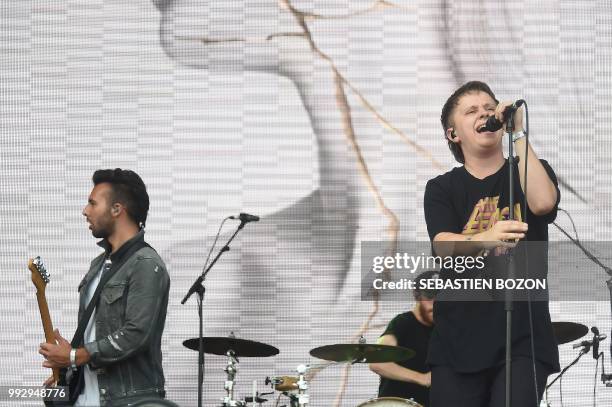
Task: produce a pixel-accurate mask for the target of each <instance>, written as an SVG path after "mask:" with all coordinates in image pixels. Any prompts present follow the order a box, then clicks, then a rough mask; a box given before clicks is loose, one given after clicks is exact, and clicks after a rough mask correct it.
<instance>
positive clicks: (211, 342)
mask: <svg viewBox="0 0 612 407" xmlns="http://www.w3.org/2000/svg"><path fill="white" fill-rule="evenodd" d="M198 340H199V338H192V339H187V340H185V341H184V342H183V346H185V347H186V348H188V349H192V350H195V351H197V350H198V348H199V343H198ZM202 341H203V343H204V352H205V353H209V354H213V355H219V356H221V355H225V356H226V357H227V364H226V365H225V369H223V370H224V371H225V374H226V376H227V377H226V379H225V384H224V386H223V388H224V390H225V393H226V394H225V397H223V398H222V399H221V400H222V406H223V407H244V406H246V403H247V402H249V401H246V400H249V399H250V400H255V402H256V403H259V404H261V403H262V402H264V401H266V400H263V399H261V398H259V396H258V394H257V391H256V390H255V391H254V392H253V394H254V396H251V397H247V398H245V401H240V400H235V399H234V387H235V384H236V375H237V373H238V363H240V361H239V360H238V357H268V356H274V355H277V354H278V353H279V351H278V349H277V348H275V347H274V346H272V345H268V344H265V343H262V342H256V341H251V340H248V339H240V338H236V336H235V335H234V333H233V332H230V334H229V335H228V336H227V337H213V336H211V337H203V338H202ZM258 400H263V401H258ZM250 402H253V401H250Z"/></svg>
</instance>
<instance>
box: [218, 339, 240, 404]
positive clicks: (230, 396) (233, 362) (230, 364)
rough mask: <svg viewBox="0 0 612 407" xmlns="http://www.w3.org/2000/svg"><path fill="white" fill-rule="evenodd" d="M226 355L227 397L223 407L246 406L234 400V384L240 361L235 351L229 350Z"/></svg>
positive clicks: (224, 399)
mask: <svg viewBox="0 0 612 407" xmlns="http://www.w3.org/2000/svg"><path fill="white" fill-rule="evenodd" d="M226 355H227V365H226V366H225V369H224V370H225V373H226V374H227V379H226V380H225V386H224V387H225V393H226V395H225V397H224V398H223V407H241V406H244V404H243V403H242V401H238V400H234V382H235V379H236V373H237V372H238V366H237V364H238V359H237V358H236V355H235V353H234V351H233V350H228V351H227V353H226Z"/></svg>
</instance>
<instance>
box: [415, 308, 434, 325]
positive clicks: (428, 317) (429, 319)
mask: <svg viewBox="0 0 612 407" xmlns="http://www.w3.org/2000/svg"><path fill="white" fill-rule="evenodd" d="M419 312H420V314H421V318H423V321H425V322H426V323H428V324H433V323H434V321H433V312H428V311H427V309H426V308H425V306H424V305H422V304H419Z"/></svg>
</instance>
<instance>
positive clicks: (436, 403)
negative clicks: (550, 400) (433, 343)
mask: <svg viewBox="0 0 612 407" xmlns="http://www.w3.org/2000/svg"><path fill="white" fill-rule="evenodd" d="M550 373H552V372H551V369H550V368H549V367H547V366H546V365H543V364H541V363H540V362H538V361H537V360H536V377H537V381H538V396H537V399H536V393H535V388H534V387H535V385H534V380H533V366H532V362H531V358H526V357H517V358H516V359H514V360H513V361H512V400H511V401H512V407H538V405H539V402H540V400H541V399H542V395H543V394H544V386H546V380H547V378H548V375H549V374H550ZM505 393H506V367H505V364H502V365H500V366H496V367H493V368H490V369H487V370H483V371H481V372H477V373H458V372H455V371H453V370H452V369H451V368H450V367H448V366H433V367H432V369H431V389H430V392H429V403H430V405H429V407H449V406H453V407H505Z"/></svg>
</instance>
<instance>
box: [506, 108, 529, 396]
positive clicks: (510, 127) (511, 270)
mask: <svg viewBox="0 0 612 407" xmlns="http://www.w3.org/2000/svg"><path fill="white" fill-rule="evenodd" d="M514 113H515V110H512V111H511V112H509V115H508V119H507V121H506V132H507V133H508V176H509V177H510V179H509V189H510V191H509V192H510V193H509V195H508V204H509V213H508V220H514V163H515V159H514V144H513V142H512V133H513V132H514ZM525 193H527V192H525ZM507 262H508V264H507V272H508V275H507V278H508V279H514V277H515V274H516V271H515V267H516V264H515V262H514V248H511V249H510V250H509V251H508V255H507ZM504 309H505V311H506V394H505V402H506V404H505V406H506V407H511V402H512V397H511V394H512V313H513V311H514V305H513V293H512V290H510V289H506V292H505V301H504Z"/></svg>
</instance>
